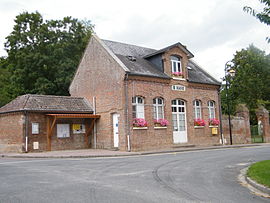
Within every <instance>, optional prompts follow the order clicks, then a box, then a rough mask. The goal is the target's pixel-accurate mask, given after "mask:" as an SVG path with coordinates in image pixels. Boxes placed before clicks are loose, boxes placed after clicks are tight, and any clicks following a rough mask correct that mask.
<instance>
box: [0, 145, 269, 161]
mask: <svg viewBox="0 0 270 203" xmlns="http://www.w3.org/2000/svg"><path fill="white" fill-rule="evenodd" d="M264 145H268V146H270V143H256V144H241V145H220V146H178V147H175V146H174V147H172V148H166V149H158V150H152V151H140V152H127V151H115V150H105V149H80V150H61V151H49V152H48V151H45V152H29V153H0V157H9V158H84V157H85V158H91V157H93V158H94V157H118V156H138V155H149V154H160V153H173V152H185V151H198V150H213V149H226V148H242V147H255V146H264Z"/></svg>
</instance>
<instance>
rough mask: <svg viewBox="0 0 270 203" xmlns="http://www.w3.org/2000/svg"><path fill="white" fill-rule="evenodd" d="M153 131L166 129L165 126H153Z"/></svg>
mask: <svg viewBox="0 0 270 203" xmlns="http://www.w3.org/2000/svg"><path fill="white" fill-rule="evenodd" d="M154 129H155V130H159V129H167V126H155V127H154Z"/></svg>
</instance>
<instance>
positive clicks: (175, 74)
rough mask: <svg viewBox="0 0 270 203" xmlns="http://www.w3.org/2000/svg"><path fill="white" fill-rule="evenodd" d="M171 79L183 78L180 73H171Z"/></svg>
mask: <svg viewBox="0 0 270 203" xmlns="http://www.w3.org/2000/svg"><path fill="white" fill-rule="evenodd" d="M172 76H173V77H178V78H183V76H184V74H183V73H182V72H172Z"/></svg>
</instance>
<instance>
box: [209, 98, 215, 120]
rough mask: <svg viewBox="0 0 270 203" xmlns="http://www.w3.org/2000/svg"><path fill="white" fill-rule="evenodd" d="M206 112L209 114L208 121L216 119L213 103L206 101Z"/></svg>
mask: <svg viewBox="0 0 270 203" xmlns="http://www.w3.org/2000/svg"><path fill="white" fill-rule="evenodd" d="M208 112H209V119H214V118H215V117H216V115H215V102H214V101H208Z"/></svg>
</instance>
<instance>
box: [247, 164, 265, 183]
mask: <svg viewBox="0 0 270 203" xmlns="http://www.w3.org/2000/svg"><path fill="white" fill-rule="evenodd" d="M247 176H248V177H250V178H251V179H253V180H255V181H256V182H258V183H260V184H262V185H265V186H267V187H270V160H266V161H260V162H257V163H255V164H252V165H251V166H250V167H249V169H248V172H247Z"/></svg>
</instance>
